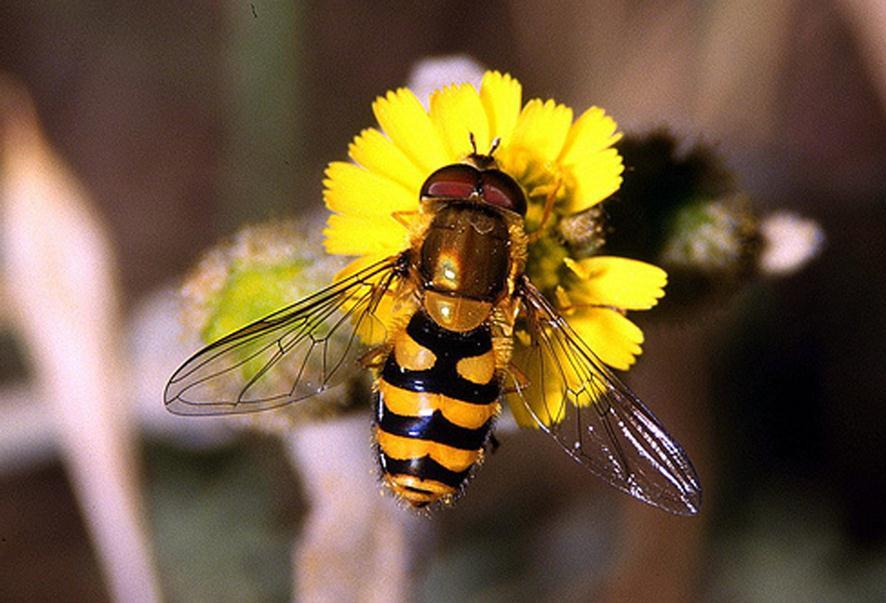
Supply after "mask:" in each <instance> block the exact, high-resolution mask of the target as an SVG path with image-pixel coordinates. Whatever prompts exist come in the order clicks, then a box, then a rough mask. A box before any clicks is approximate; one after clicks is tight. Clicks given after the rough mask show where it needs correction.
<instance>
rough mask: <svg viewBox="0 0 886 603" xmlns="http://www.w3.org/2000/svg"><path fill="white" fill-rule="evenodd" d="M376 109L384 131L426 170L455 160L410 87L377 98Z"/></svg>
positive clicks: (431, 169) (428, 172)
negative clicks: (451, 157)
mask: <svg viewBox="0 0 886 603" xmlns="http://www.w3.org/2000/svg"><path fill="white" fill-rule="evenodd" d="M372 111H373V113H375V118H376V119H377V120H378V123H379V125H380V126H381V129H382V130H383V131H384V133H385V134H387V135H388V137H389V138H390V139H391V140H392V141H393V142H394V144H396V145H397V146H398V147H400V148H401V149H402V150H403V152H404V153H405V154H406V156H407V157H409V159H411V160H412V162H413V163H415V164H416V165H417V166H419V167H420V168H421V169H422V171H423V172H424V173H426V174H430V173H431V172H432V171H434V170H436V169H437V168H439V167H442V166H444V165H446V164H447V163H450V162H451V159H450V158H449V155H448V153H447V152H446V147H445V146H444V145H443V141H442V140H440V137H439V136H438V135H437V131H436V129H435V128H434V124H432V123H431V118H430V116H428V114H427V112H426V111H425V109H424V107H422V105H421V103H420V102H419V100H418V99H417V98H416V97H415V95H414V94H413V93H412V92H411V91H410V90H408V89H406V88H400V89H398V90H396V91H391V92H388V93H387V94H386V95H385V96H384V97H379V98H377V99H375V102H374V103H372Z"/></svg>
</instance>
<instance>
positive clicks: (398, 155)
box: [348, 128, 426, 198]
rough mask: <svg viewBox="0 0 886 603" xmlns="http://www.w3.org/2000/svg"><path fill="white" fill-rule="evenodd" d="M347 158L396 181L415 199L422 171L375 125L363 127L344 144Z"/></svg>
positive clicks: (419, 188) (421, 182) (423, 176)
mask: <svg viewBox="0 0 886 603" xmlns="http://www.w3.org/2000/svg"><path fill="white" fill-rule="evenodd" d="M348 155H350V157H351V159H353V160H354V161H356V162H357V163H359V164H360V165H362V166H363V167H365V168H366V169H367V170H369V171H371V172H375V173H376V174H379V175H381V176H385V177H387V178H389V179H390V180H394V181H395V182H399V183H400V184H402V185H403V186H404V187H406V189H407V190H409V191H412V192H413V194H414V196H415V197H416V198H418V193H419V191H420V190H421V185H422V184H423V183H424V178H425V176H426V174H424V172H422V170H421V169H420V168H419V166H417V165H416V164H415V163H413V161H412V160H411V159H410V158H409V157H407V156H406V153H404V152H403V150H402V149H400V147H398V146H397V145H395V144H394V142H393V141H392V140H391V139H390V138H387V137H386V136H385V135H384V134H382V133H381V132H379V131H378V130H376V129H375V128H367V129H365V130H363V131H362V132H360V134H359V136H356V137H355V138H354V141H353V142H352V143H351V144H350V146H348Z"/></svg>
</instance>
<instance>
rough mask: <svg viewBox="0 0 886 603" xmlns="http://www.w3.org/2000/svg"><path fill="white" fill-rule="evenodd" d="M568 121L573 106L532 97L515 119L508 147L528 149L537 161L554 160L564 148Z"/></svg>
mask: <svg viewBox="0 0 886 603" xmlns="http://www.w3.org/2000/svg"><path fill="white" fill-rule="evenodd" d="M571 124H572V109H570V108H569V107H567V106H566V105H560V104H557V103H556V102H554V101H553V100H548V101H545V102H542V101H541V100H540V99H537V98H535V99H532V100H531V101H529V102H528V103H526V106H525V107H523V111H522V112H521V113H520V116H519V117H518V118H517V123H516V125H515V126H514V135H513V137H512V138H511V141H510V143H509V146H513V147H514V148H515V149H522V150H524V151H530V150H531V152H532V155H533V156H534V157H535V158H536V161H539V162H542V163H547V162H550V161H553V160H554V159H556V158H557V156H558V155H559V154H560V151H561V149H562V148H563V143H564V142H565V141H566V136H567V134H568V133H569V126H570V125H571Z"/></svg>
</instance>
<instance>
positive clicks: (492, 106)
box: [480, 71, 523, 146]
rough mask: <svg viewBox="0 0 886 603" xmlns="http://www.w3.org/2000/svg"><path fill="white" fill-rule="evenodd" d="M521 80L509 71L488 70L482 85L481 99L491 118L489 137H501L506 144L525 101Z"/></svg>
mask: <svg viewBox="0 0 886 603" xmlns="http://www.w3.org/2000/svg"><path fill="white" fill-rule="evenodd" d="M522 98H523V88H522V86H521V85H520V82H518V81H517V80H515V79H514V78H512V77H511V76H510V75H508V74H507V73H505V74H501V73H499V72H498V71H487V72H486V74H485V75H484V76H483V83H482V85H481V86H480V100H481V101H482V103H483V108H484V109H486V115H487V117H488V120H489V138H490V140H491V139H493V138H496V137H498V138H501V143H502V146H506V145H507V144H508V143H509V142H510V140H511V135H512V134H513V132H514V126H515V125H516V124H517V117H518V116H519V115H520V107H521V103H522V102H523V100H522Z"/></svg>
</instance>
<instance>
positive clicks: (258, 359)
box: [165, 147, 701, 515]
mask: <svg viewBox="0 0 886 603" xmlns="http://www.w3.org/2000/svg"><path fill="white" fill-rule="evenodd" d="M493 152H494V147H493V149H491V150H490V152H489V153H488V154H486V155H482V154H478V153H477V152H476V149H475V150H474V153H472V154H471V155H470V156H468V157H467V158H466V160H465V161H464V162H463V163H456V164H452V165H448V166H445V167H443V168H441V169H439V170H437V171H436V172H434V173H433V174H431V175H430V176H429V177H428V178H427V180H426V181H425V182H424V185H423V186H422V188H421V205H420V210H419V213H418V215H417V216H416V219H415V220H413V221H412V222H411V227H410V228H411V233H410V244H409V246H408V248H407V249H405V250H403V251H402V252H401V253H399V254H397V255H394V256H392V257H389V258H386V259H383V260H381V261H378V262H376V263H374V264H371V265H369V266H367V267H364V268H362V269H361V270H359V271H356V272H353V273H352V274H350V275H349V276H346V277H345V278H342V279H341V280H339V281H338V282H336V283H334V284H332V285H331V286H329V287H327V288H325V289H322V290H321V291H318V292H317V293H314V294H313V295H310V296H309V297H307V298H305V299H302V300H301V301H298V302H296V303H294V304H292V305H290V306H288V307H286V308H283V309H281V310H279V311H277V312H275V313H273V314H271V315H269V316H267V317H265V318H263V319H261V320H258V321H255V322H253V323H251V324H249V325H247V326H245V327H243V328H241V329H240V330H238V331H235V332H234V333H231V334H230V335H228V336H226V337H223V338H222V339H220V340H218V341H216V342H215V343H212V344H211V345H209V346H208V347H206V348H204V349H203V350H201V351H199V352H197V353H196V354H195V355H194V356H193V357H191V358H190V359H189V360H188V361H186V362H185V363H184V365H182V366H181V367H180V368H179V369H178V370H177V371H176V372H175V374H174V375H173V376H172V379H171V380H170V381H169V384H168V385H167V387H166V392H165V402H166V406H167V408H168V409H169V410H170V411H171V412H173V413H175V414H181V415H219V414H237V413H246V412H253V411H259V410H267V409H271V408H275V407H279V406H283V405H286V404H292V403H297V402H299V401H301V400H305V399H307V398H310V397H311V396H314V395H316V394H318V393H320V392H324V391H326V390H328V389H329V388H331V387H333V386H335V385H336V384H339V383H341V382H342V381H344V380H346V379H347V378H349V377H351V376H352V375H353V374H354V373H353V372H354V371H355V370H359V369H361V368H364V369H365V368H368V369H371V370H372V372H373V374H374V379H375V380H374V384H375V388H374V390H375V392H376V396H375V397H376V399H375V419H374V426H373V429H374V434H375V442H376V450H377V454H378V460H379V464H380V467H381V473H382V478H383V481H384V483H385V484H386V485H387V486H388V488H389V489H390V490H391V491H393V492H394V493H395V494H396V495H397V496H398V497H399V498H401V499H402V500H404V501H406V502H407V503H409V504H410V505H412V506H414V507H424V506H426V505H428V504H431V503H435V502H441V501H442V502H447V501H451V500H453V499H454V497H455V496H456V495H457V494H458V493H459V492H460V491H461V490H462V489H463V488H464V487H465V485H466V484H467V482H468V480H469V478H470V476H471V475H472V474H473V472H474V471H475V470H476V468H477V466H478V464H479V463H480V462H481V461H482V459H483V456H484V451H485V449H486V447H487V445H488V443H489V441H490V437H491V432H492V427H493V423H494V421H495V419H496V417H497V415H498V414H499V412H500V408H501V402H502V399H503V397H505V396H514V397H515V400H516V401H517V403H519V404H522V405H523V406H524V407H525V408H526V410H527V411H528V412H529V413H530V415H531V416H532V418H533V420H534V421H535V422H536V423H537V425H538V427H539V428H540V429H541V430H542V431H543V432H545V433H546V434H548V435H550V436H551V437H552V438H553V439H554V440H556V442H557V443H558V444H559V445H560V446H561V447H562V448H563V450H564V451H565V452H566V453H567V454H568V455H569V456H571V457H572V458H573V459H575V460H576V461H578V462H579V463H581V464H583V465H584V466H586V467H587V468H588V469H590V470H591V471H592V472H593V473H595V474H597V475H598V476H600V477H602V478H603V479H604V480H606V481H607V482H609V483H610V484H611V485H613V486H615V487H616V488H618V489H620V490H622V491H624V492H626V493H628V494H630V495H632V496H634V497H636V498H638V499H640V500H642V501H644V502H646V503H648V504H650V505H653V506H656V507H659V508H661V509H664V510H667V511H670V512H672V513H676V514H681V515H693V514H696V513H697V512H698V510H699V507H700V504H701V487H700V485H699V480H698V477H697V475H696V473H695V470H694V469H693V467H692V464H691V463H690V461H689V459H688V457H687V456H686V453H685V452H684V451H683V449H682V447H681V446H680V445H679V444H678V443H677V442H676V441H675V440H674V439H673V438H671V436H669V435H668V433H667V432H666V431H665V429H664V428H663V427H662V425H661V424H660V423H659V421H658V420H657V419H656V418H655V416H654V415H653V414H652V413H651V412H650V411H649V410H648V409H647V408H646V406H645V405H644V404H643V403H642V402H641V401H640V400H639V399H638V398H637V396H636V395H634V393H633V392H632V391H631V390H630V389H628V387H627V386H625V385H624V384H622V383H621V381H619V379H618V378H617V377H616V376H615V375H614V374H613V373H612V372H611V371H610V370H609V369H608V368H607V367H606V366H604V364H603V363H602V362H601V361H600V359H599V358H598V357H597V356H596V355H595V354H594V352H593V351H592V350H591V349H590V348H589V347H588V345H587V344H585V343H584V342H583V341H582V340H581V339H580V337H579V336H578V335H577V334H576V332H575V331H573V329H572V328H570V326H569V324H568V322H567V321H566V320H565V319H564V318H563V317H562V316H560V315H559V313H558V312H557V310H556V309H555V308H554V306H553V305H552V304H551V303H550V302H549V301H548V300H547V299H546V298H545V296H544V295H543V294H542V293H541V292H540V291H539V290H538V289H537V288H536V287H535V286H534V285H533V284H532V282H531V281H530V279H529V278H528V277H527V275H526V274H525V272H524V269H525V264H526V257H527V247H528V244H529V240H530V235H529V234H527V232H526V228H525V221H524V220H525V215H526V211H527V196H526V194H525V192H524V191H523V189H522V188H521V187H520V185H519V184H518V183H517V182H516V181H515V180H514V179H513V178H511V177H510V176H509V175H507V174H506V173H504V172H502V171H500V170H499V169H498V167H497V165H496V162H495V160H494V158H493V156H492V155H493ZM385 315H393V316H395V317H396V318H395V319H393V320H390V319H388V320H387V321H386V320H385V318H384V316H385ZM517 336H520V338H521V342H520V343H519V344H516V343H515V342H514V339H515V337H517Z"/></svg>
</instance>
